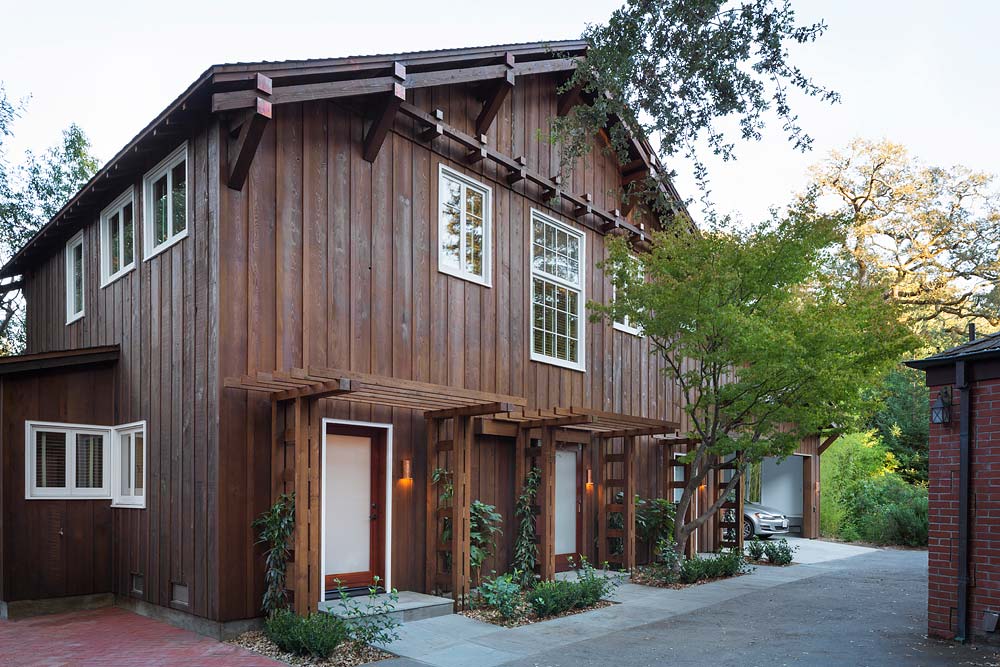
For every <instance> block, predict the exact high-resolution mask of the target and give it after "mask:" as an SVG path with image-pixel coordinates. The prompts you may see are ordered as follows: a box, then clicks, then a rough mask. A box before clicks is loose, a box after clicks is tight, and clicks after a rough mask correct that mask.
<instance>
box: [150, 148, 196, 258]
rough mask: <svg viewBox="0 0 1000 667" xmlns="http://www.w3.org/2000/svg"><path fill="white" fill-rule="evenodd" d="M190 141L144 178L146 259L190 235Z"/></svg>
mask: <svg viewBox="0 0 1000 667" xmlns="http://www.w3.org/2000/svg"><path fill="white" fill-rule="evenodd" d="M187 181H188V178H187V143H184V144H182V145H181V146H180V147H179V148H178V149H177V150H175V151H174V152H173V153H171V154H170V155H168V156H167V158H166V159H165V160H163V162H161V163H160V164H158V165H156V166H155V167H153V169H151V170H150V171H149V173H147V174H146V176H145V177H144V178H143V179H142V194H143V201H144V202H145V204H144V209H143V216H142V231H143V235H142V236H143V249H144V251H145V252H144V256H145V258H146V259H149V258H150V257H152V256H154V255H156V254H157V253H160V252H162V251H164V250H166V249H167V248H169V247H170V246H172V245H173V244H175V243H177V242H178V241H180V240H181V239H183V238H184V237H185V236H187V233H188V228H187V223H188V196H187Z"/></svg>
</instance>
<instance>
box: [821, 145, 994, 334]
mask: <svg viewBox="0 0 1000 667" xmlns="http://www.w3.org/2000/svg"><path fill="white" fill-rule="evenodd" d="M806 199H809V200H812V201H816V200H817V199H818V200H819V201H823V202H833V205H832V207H829V208H827V209H825V211H824V212H826V213H828V214H831V215H836V216H838V217H839V218H840V219H841V220H842V221H843V224H844V227H845V233H844V236H843V241H842V242H841V244H840V247H839V251H840V252H839V263H838V268H839V271H840V273H841V274H842V276H843V277H844V278H845V279H847V280H851V281H854V282H856V283H857V284H859V285H872V286H878V287H879V288H881V289H882V291H883V295H884V297H885V298H886V299H887V300H892V301H895V302H897V303H898V304H900V305H901V306H902V310H901V312H902V315H903V317H904V318H905V319H906V321H907V322H909V323H910V324H911V325H912V326H913V327H914V328H915V329H917V330H918V331H919V332H920V333H921V334H922V336H923V337H924V339H925V341H926V342H927V344H928V346H929V347H932V348H943V347H950V346H951V345H954V344H957V343H958V342H961V340H960V338H959V337H960V336H962V335H964V332H965V330H966V328H967V323H968V322H969V321H977V322H978V323H979V324H980V326H985V327H987V328H996V327H998V326H1000V193H998V192H997V188H996V186H995V183H994V177H993V176H992V175H990V174H986V173H983V172H976V171H972V170H970V169H967V168H965V167H961V166H956V167H940V166H933V165H925V164H923V163H921V162H920V161H919V160H917V159H915V158H914V157H913V156H911V155H910V154H909V153H908V152H907V150H906V148H905V147H903V146H901V145H899V144H895V143H892V142H890V141H885V140H882V141H868V140H863V139H856V140H854V141H853V142H851V143H850V145H848V146H847V147H846V148H845V149H843V150H836V151H832V152H831V153H830V155H829V156H828V157H827V158H826V159H825V160H823V161H822V162H821V163H820V164H818V165H817V166H816V167H814V168H813V170H812V186H811V187H810V189H809V191H808V193H807V195H806Z"/></svg>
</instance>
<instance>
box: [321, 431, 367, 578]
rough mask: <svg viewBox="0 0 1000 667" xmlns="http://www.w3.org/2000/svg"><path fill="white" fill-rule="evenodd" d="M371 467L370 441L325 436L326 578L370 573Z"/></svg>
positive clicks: (344, 436)
mask: <svg viewBox="0 0 1000 667" xmlns="http://www.w3.org/2000/svg"><path fill="white" fill-rule="evenodd" d="M371 466H372V443H371V439H370V438H365V437H358V436H352V435H335V434H329V435H327V436H326V507H324V508H323V509H324V510H325V511H324V515H325V517H326V519H325V522H324V523H325V526H324V528H325V529H326V563H325V567H324V571H325V573H326V574H327V575H335V574H345V573H352V572H367V571H369V570H370V569H371V548H372V545H371V523H372V520H371V516H372V506H371V503H372V488H371V484H372V472H371Z"/></svg>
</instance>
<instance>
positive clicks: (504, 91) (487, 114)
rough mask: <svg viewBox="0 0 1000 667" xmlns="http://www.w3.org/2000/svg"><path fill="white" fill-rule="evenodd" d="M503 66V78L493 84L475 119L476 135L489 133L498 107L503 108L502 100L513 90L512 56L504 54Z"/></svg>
mask: <svg viewBox="0 0 1000 667" xmlns="http://www.w3.org/2000/svg"><path fill="white" fill-rule="evenodd" d="M504 64H505V65H506V67H507V71H506V72H504V75H503V78H501V79H500V80H499V81H498V82H497V83H496V84H494V86H493V91H492V92H491V93H490V94H489V95H488V96H487V97H486V101H485V102H484V103H483V109H482V111H480V112H479V117H478V118H476V134H486V132H488V131H489V129H490V126H491V125H493V120H494V119H495V118H496V117H497V114H498V113H499V112H500V107H502V106H503V103H504V100H506V99H507V96H508V95H509V94H510V91H511V90H513V89H514V54H512V53H508V54H506V55H505V56H504Z"/></svg>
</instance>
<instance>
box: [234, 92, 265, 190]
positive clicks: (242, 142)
mask: <svg viewBox="0 0 1000 667" xmlns="http://www.w3.org/2000/svg"><path fill="white" fill-rule="evenodd" d="M264 78H267V77H264ZM268 82H270V79H268ZM270 120H271V103H270V102H268V101H267V100H265V99H264V98H262V97H258V98H257V104H256V108H255V110H254V111H253V113H252V114H250V116H249V117H247V118H246V119H245V120H244V121H243V124H242V125H241V126H240V133H239V136H238V137H237V138H236V143H235V145H234V147H233V151H232V153H231V155H232V156H233V157H232V158H231V159H230V162H229V179H228V180H227V182H226V185H228V186H229V187H230V188H231V189H233V190H242V189H243V186H244V185H245V184H246V181H247V176H248V175H249V174H250V165H251V164H252V163H253V158H254V155H256V154H257V146H258V145H260V139H261V137H263V136H264V130H265V129H266V128H267V123H268V122H269V121H270Z"/></svg>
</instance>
